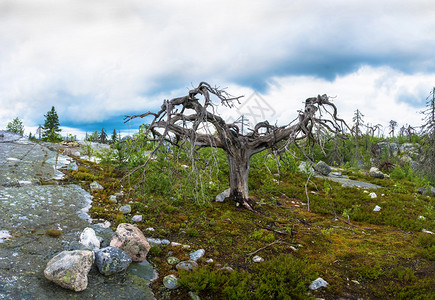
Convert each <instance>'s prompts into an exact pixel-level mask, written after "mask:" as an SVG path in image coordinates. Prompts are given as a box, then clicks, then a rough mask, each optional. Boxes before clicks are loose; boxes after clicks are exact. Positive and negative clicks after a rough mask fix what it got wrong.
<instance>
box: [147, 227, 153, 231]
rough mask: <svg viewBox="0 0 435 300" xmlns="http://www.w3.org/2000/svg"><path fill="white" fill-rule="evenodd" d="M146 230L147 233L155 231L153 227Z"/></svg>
mask: <svg viewBox="0 0 435 300" xmlns="http://www.w3.org/2000/svg"><path fill="white" fill-rule="evenodd" d="M145 230H146V231H155V229H154V228H152V227H148V228H145Z"/></svg>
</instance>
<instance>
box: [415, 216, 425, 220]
mask: <svg viewBox="0 0 435 300" xmlns="http://www.w3.org/2000/svg"><path fill="white" fill-rule="evenodd" d="M417 219H419V220H426V217H425V216H418V218H417Z"/></svg>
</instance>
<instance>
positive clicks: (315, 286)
mask: <svg viewBox="0 0 435 300" xmlns="http://www.w3.org/2000/svg"><path fill="white" fill-rule="evenodd" d="M327 286H328V283H327V282H326V281H325V280H324V279H323V278H320V277H319V278H317V279H316V280H314V281H313V282H312V283H311V284H310V286H309V288H310V290H317V289H318V288H321V287H327Z"/></svg>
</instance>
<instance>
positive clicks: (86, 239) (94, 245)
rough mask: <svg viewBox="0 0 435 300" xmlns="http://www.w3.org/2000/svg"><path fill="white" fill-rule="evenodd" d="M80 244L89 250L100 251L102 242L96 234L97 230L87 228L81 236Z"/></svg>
mask: <svg viewBox="0 0 435 300" xmlns="http://www.w3.org/2000/svg"><path fill="white" fill-rule="evenodd" d="M79 243H80V244H82V245H83V246H85V247H86V249H88V250H97V249H100V240H99V239H98V238H97V235H96V234H95V230H93V229H92V228H90V227H86V228H85V229H84V230H83V232H82V233H81V234H80V241H79Z"/></svg>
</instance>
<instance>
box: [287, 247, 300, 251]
mask: <svg viewBox="0 0 435 300" xmlns="http://www.w3.org/2000/svg"><path fill="white" fill-rule="evenodd" d="M289 248H290V249H291V250H293V251H294V252H297V251H298V249H296V247H294V246H289Z"/></svg>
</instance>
